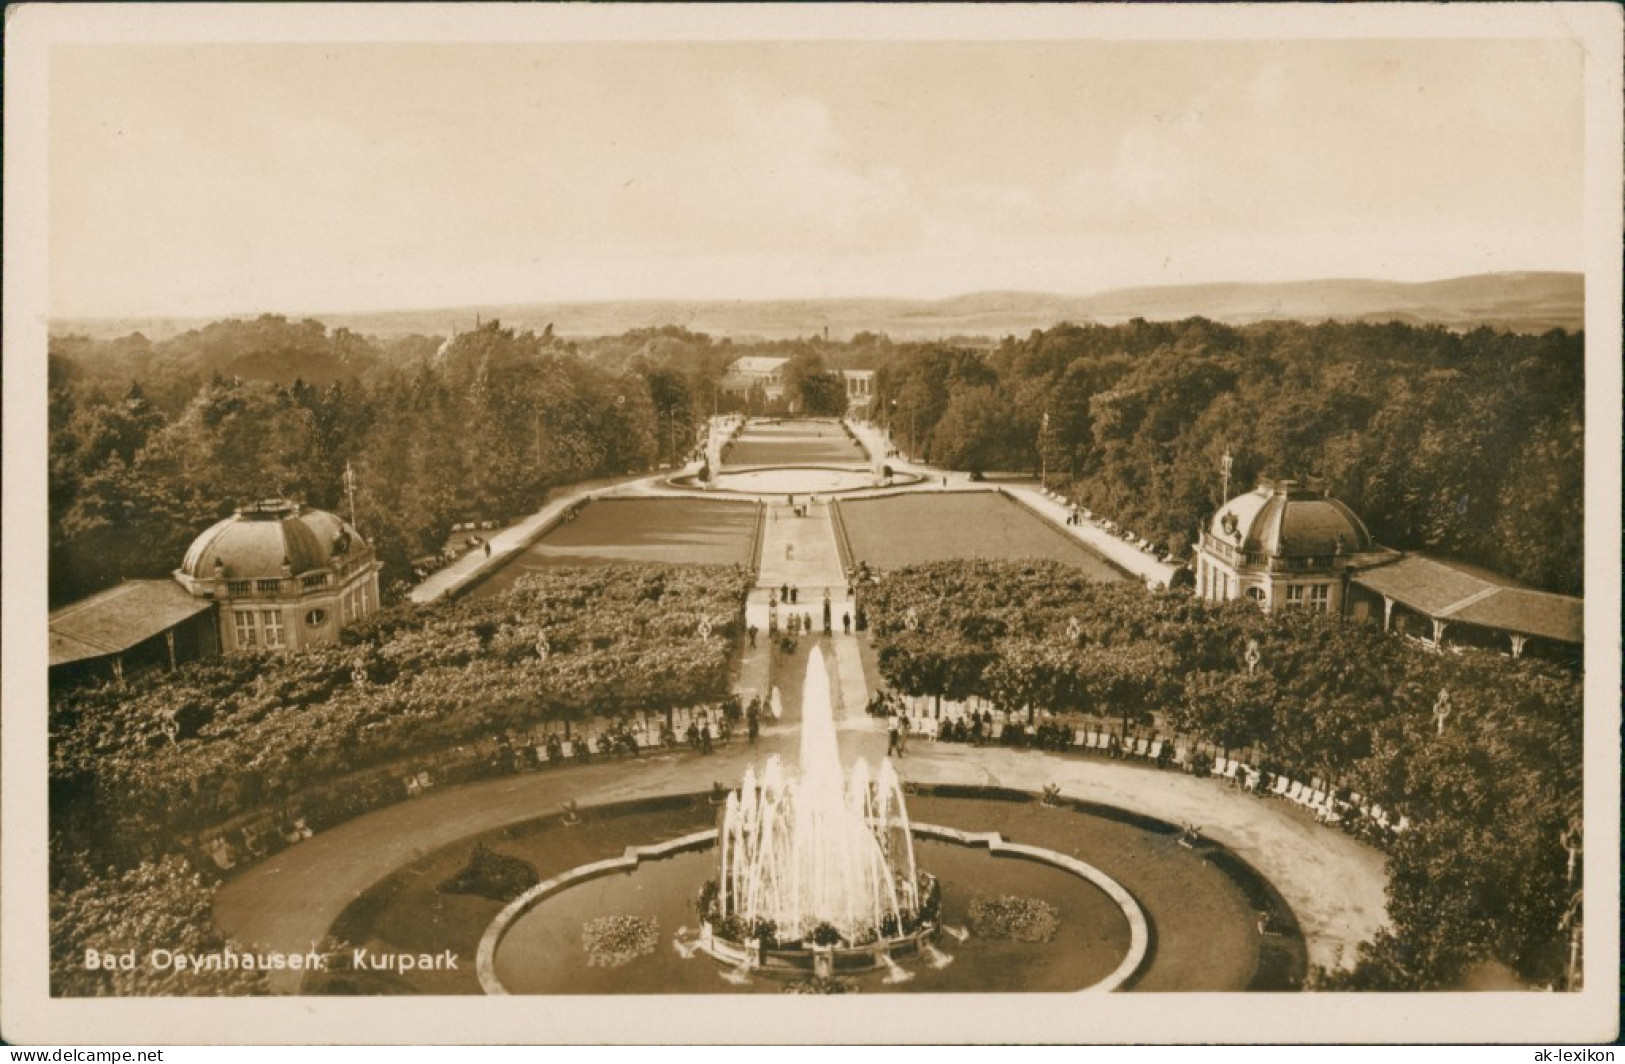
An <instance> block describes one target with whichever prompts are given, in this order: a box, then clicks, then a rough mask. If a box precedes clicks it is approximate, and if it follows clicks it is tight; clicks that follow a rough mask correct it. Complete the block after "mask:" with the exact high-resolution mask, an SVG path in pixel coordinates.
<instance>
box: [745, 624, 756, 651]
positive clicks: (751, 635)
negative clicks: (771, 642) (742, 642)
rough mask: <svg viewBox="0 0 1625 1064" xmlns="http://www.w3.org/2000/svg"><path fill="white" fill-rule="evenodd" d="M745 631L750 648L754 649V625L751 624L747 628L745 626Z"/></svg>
mask: <svg viewBox="0 0 1625 1064" xmlns="http://www.w3.org/2000/svg"><path fill="white" fill-rule="evenodd" d="M745 631H746V633H747V634H748V635H749V636H750V648H751V649H752V650H755V649H756V626H755V625H754V624H753V625H751V626H750V627H749V628H747V629H746V630H745Z"/></svg>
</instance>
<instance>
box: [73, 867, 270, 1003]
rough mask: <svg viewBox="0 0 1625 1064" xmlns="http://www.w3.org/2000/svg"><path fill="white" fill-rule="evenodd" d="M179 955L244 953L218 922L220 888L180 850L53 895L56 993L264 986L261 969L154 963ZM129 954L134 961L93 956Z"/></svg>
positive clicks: (171, 992) (215, 991)
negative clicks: (158, 954)
mask: <svg viewBox="0 0 1625 1064" xmlns="http://www.w3.org/2000/svg"><path fill="white" fill-rule="evenodd" d="M154 950H165V951H168V952H169V953H170V954H171V955H174V956H185V955H187V954H192V955H203V954H218V953H222V952H223V951H225V950H233V951H234V952H238V953H242V952H245V950H244V948H243V947H242V946H240V945H238V944H236V943H232V942H228V941H227V940H226V939H225V938H224V936H222V935H221V934H220V931H219V929H218V928H217V927H216V926H215V923H214V891H213V890H211V889H209V888H208V887H206V886H205V885H204V884H203V882H202V880H201V879H199V878H198V876H197V874H196V873H195V872H193V871H192V870H191V869H190V868H188V867H187V865H186V862H185V861H184V860H182V859H181V858H179V857H173V856H172V857H166V858H164V859H163V860H161V861H158V862H156V863H143V864H141V865H140V866H138V867H136V868H133V869H131V870H130V871H128V872H126V873H124V874H123V875H121V876H118V877H116V878H96V877H91V878H89V879H88V881H87V882H86V883H85V885H83V886H81V887H79V888H78V889H76V890H59V891H56V892H54V893H53V894H52V895H51V993H52V994H56V995H62V996H66V997H133V996H154V997H170V996H200V995H208V996H215V995H240V994H257V993H264V992H266V989H267V986H266V980H265V975H264V973H263V972H258V971H252V970H243V969H241V968H221V969H219V970H213V969H192V968H189V969H186V970H180V969H178V968H176V967H174V966H160V965H157V964H152V963H149V961H150V960H151V955H152V951H154ZM92 952H94V953H95V954H96V955H97V956H98V957H99V958H100V957H101V956H105V955H109V954H111V955H120V954H125V953H131V954H133V955H134V962H135V963H134V964H133V966H131V967H129V968H122V967H112V968H109V967H107V966H105V965H99V966H97V967H95V968H92V967H91V966H90V965H89V964H88V963H87V957H88V956H89V955H90V954H91V953H92Z"/></svg>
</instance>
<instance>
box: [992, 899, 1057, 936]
mask: <svg viewBox="0 0 1625 1064" xmlns="http://www.w3.org/2000/svg"><path fill="white" fill-rule="evenodd" d="M970 926H971V930H972V931H974V932H975V933H976V934H977V935H980V936H981V937H982V938H998V939H1009V940H1011V941H1014V942H1048V941H1050V940H1051V939H1053V938H1054V937H1055V932H1057V931H1059V930H1060V929H1061V914H1060V913H1059V912H1058V911H1056V908H1055V906H1053V905H1051V904H1050V903H1049V902H1047V901H1044V900H1043V899H1042V898H1018V897H1016V896H1015V895H1013V894H1007V895H1005V896H1004V897H1002V898H977V899H976V900H975V901H972V902H971V903H970Z"/></svg>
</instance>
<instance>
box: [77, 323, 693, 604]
mask: <svg viewBox="0 0 1625 1064" xmlns="http://www.w3.org/2000/svg"><path fill="white" fill-rule="evenodd" d="M702 339H703V338H702ZM648 340H649V338H644V337H635V336H634V337H629V338H627V339H626V340H625V341H624V342H623V344H622V346H623V347H626V348H630V349H632V351H633V354H632V355H631V356H630V357H629V358H628V359H626V360H625V362H624V364H621V365H617V366H614V367H613V368H610V367H606V366H603V365H600V364H598V362H597V361H595V360H594V359H593V358H591V357H588V356H587V355H584V354H582V353H580V352H579V351H574V350H571V349H570V348H569V347H567V346H565V345H563V344H561V343H560V342H559V341H557V340H556V339H554V338H553V337H552V335H551V331H550V330H546V331H544V332H543V333H541V334H536V333H531V332H524V333H516V332H515V331H514V330H511V329H505V328H502V326H501V325H500V324H499V323H496V322H491V323H488V324H486V325H484V326H483V327H481V328H479V329H477V330H474V331H470V332H465V333H461V334H459V335H457V336H456V337H454V338H452V339H451V340H449V341H435V340H433V339H432V338H423V337H413V338H408V339H406V340H400V341H395V342H393V343H388V344H385V343H381V342H376V341H372V340H368V339H365V338H362V337H359V336H357V335H355V334H354V333H350V332H347V331H345V330H342V329H341V330H337V331H334V332H331V333H330V332H328V331H327V330H325V329H324V328H323V327H322V326H321V325H320V324H319V323H317V322H311V321H305V322H291V321H288V320H286V319H283V318H278V317H271V316H266V317H262V318H259V319H257V320H254V321H240V322H236V321H234V322H222V323H218V324H216V325H211V326H209V327H208V328H206V329H203V330H200V331H194V332H189V333H186V334H184V335H182V336H179V337H176V338H174V339H172V340H169V341H165V342H162V343H156V344H155V343H149V342H147V341H146V340H145V339H144V338H142V337H140V336H139V335H136V336H131V337H127V338H125V339H123V340H117V341H108V342H103V343H95V342H91V341H87V340H83V339H80V338H72V337H70V338H60V339H53V340H52V342H51V356H50V370H51V382H50V383H51V393H50V429H51V438H50V528H51V578H52V579H51V591H52V600H53V602H61V601H65V600H70V599H72V598H75V597H77V596H79V595H83V594H85V593H87V592H89V591H92V590H95V589H97V588H100V587H104V586H107V585H109V584H112V583H114V582H116V581H117V580H119V579H120V578H121V577H137V576H161V575H164V574H166V573H167V572H168V571H169V570H171V569H172V568H174V567H175V566H176V565H178V564H179V562H180V559H181V556H182V554H183V553H184V552H185V549H186V546H187V544H188V543H189V542H190V541H191V539H192V538H193V537H194V536H196V535H197V534H198V533H199V532H201V531H202V530H203V529H204V528H206V527H208V526H209V525H210V524H211V523H213V522H214V521H216V520H218V519H219V518H221V517H224V516H227V515H229V514H230V513H231V511H232V509H233V508H234V507H235V506H238V505H242V504H243V503H246V502H249V501H252V500H253V499H256V498H263V497H266V496H270V495H285V496H290V497H292V498H295V499H298V500H301V501H304V502H307V503H309V504H311V505H314V506H318V507H322V508H325V509H333V510H338V511H340V512H346V513H347V500H346V497H345V492H344V485H343V482H344V470H345V466H346V464H347V463H348V464H349V465H350V466H351V467H352V468H353V469H354V471H355V474H356V482H357V490H356V494H355V514H356V519H357V522H358V524H359V526H360V528H361V530H362V532H363V534H364V535H366V536H367V537H368V538H369V539H371V540H372V541H373V543H374V545H375V546H376V547H377V548H378V551H379V555H380V557H381V558H382V559H383V561H384V563H385V565H386V567H387V568H386V572H385V583H386V585H387V584H389V583H390V582H391V581H392V580H394V579H399V578H401V577H403V576H404V575H405V574H406V573H408V572H409V571H410V564H409V563H410V561H411V559H413V558H414V557H418V556H420V555H425V554H432V553H434V552H436V551H438V550H439V549H440V547H441V546H442V545H443V544H444V543H445V541H446V537H447V535H448V533H449V531H450V529H451V526H452V525H453V524H454V523H456V522H458V521H460V520H472V519H476V518H480V519H503V518H508V517H512V516H515V515H518V514H522V513H526V512H530V511H532V510H534V509H535V508H536V507H537V506H539V505H540V504H541V503H542V502H543V501H545V499H546V497H547V494H548V492H549V490H550V489H552V488H554V487H556V486H557V485H560V484H564V483H569V482H573V481H579V480H581V479H584V478H590V477H596V476H604V475H614V474H623V473H627V472H639V471H643V470H646V469H649V468H651V467H652V466H654V465H656V464H658V463H661V462H680V461H681V460H682V459H683V458H684V457H685V456H686V455H687V453H688V452H689V451H691V450H692V448H693V446H694V442H695V438H696V437H695V433H696V429H697V425H698V420H699V418H700V417H701V416H702V414H703V413H704V409H703V406H702V403H701V401H700V397H701V395H703V393H704V392H705V391H707V390H708V384H707V383H706V381H707V379H708V378H707V376H706V375H707V374H712V373H715V372H716V367H715V366H713V365H709V364H706V363H703V362H699V361H696V360H690V359H686V358H685V359H682V360H679V361H677V362H675V363H673V362H671V361H670V360H669V359H666V358H663V357H662V352H661V351H660V349H658V348H655V349H650V348H649V342H648ZM691 346H692V345H691ZM698 346H700V347H702V348H703V347H708V346H709V341H708V340H706V342H705V343H701V344H698ZM684 350H685V351H686V350H687V348H685V349H684ZM611 361H613V360H611Z"/></svg>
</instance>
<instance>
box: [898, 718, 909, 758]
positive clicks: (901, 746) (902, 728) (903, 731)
mask: <svg viewBox="0 0 1625 1064" xmlns="http://www.w3.org/2000/svg"><path fill="white" fill-rule="evenodd" d="M906 753H908V718H907V717H904V716H902V715H901V714H899V715H898V717H897V757H898V758H899V759H901V758H902V757H903V755H904V754H906Z"/></svg>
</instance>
